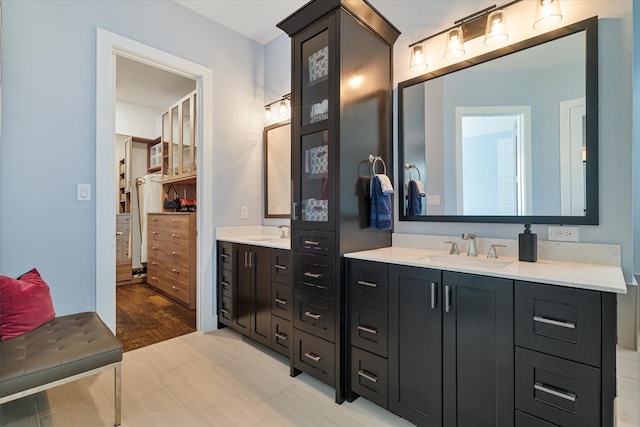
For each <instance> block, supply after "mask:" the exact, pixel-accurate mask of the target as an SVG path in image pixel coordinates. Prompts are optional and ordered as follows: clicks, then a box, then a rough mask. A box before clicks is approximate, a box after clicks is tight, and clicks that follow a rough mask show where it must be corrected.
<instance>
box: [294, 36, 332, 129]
mask: <svg viewBox="0 0 640 427" xmlns="http://www.w3.org/2000/svg"><path fill="white" fill-rule="evenodd" d="M301 61H302V64H300V65H301V67H300V68H301V70H302V104H301V125H302V126H306V125H309V124H311V123H318V122H321V121H323V120H327V118H328V117H329V30H324V31H322V32H320V33H318V34H317V35H315V36H313V37H311V38H310V39H308V40H306V41H304V42H303V43H302V58H301Z"/></svg>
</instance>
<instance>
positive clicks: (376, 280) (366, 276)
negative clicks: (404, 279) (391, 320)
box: [349, 259, 388, 311]
mask: <svg viewBox="0 0 640 427" xmlns="http://www.w3.org/2000/svg"><path fill="white" fill-rule="evenodd" d="M349 263H350V268H349V290H350V292H351V295H350V297H351V302H355V303H358V304H362V305H366V306H368V307H373V308H377V309H378V310H384V311H387V290H388V285H387V281H388V279H387V264H382V263H379V262H371V261H362V260H357V259H354V260H350V261H349Z"/></svg>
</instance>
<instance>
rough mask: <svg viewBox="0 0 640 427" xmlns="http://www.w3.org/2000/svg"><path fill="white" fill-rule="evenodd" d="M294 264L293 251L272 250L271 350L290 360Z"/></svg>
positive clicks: (291, 349)
mask: <svg viewBox="0 0 640 427" xmlns="http://www.w3.org/2000/svg"><path fill="white" fill-rule="evenodd" d="M292 264H293V260H292V258H291V251H288V250H284V249H272V250H271V348H272V349H274V350H276V351H277V352H279V353H281V354H282V355H284V356H286V357H288V358H291V352H292V351H293V325H292V324H291V320H292V318H293V288H292V286H291V279H292V277H293V265H292Z"/></svg>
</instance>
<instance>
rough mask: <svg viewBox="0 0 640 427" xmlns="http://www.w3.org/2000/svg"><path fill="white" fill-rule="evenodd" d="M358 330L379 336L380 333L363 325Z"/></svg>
mask: <svg viewBox="0 0 640 427" xmlns="http://www.w3.org/2000/svg"><path fill="white" fill-rule="evenodd" d="M358 330H359V331H364V332H368V333H370V334H377V333H378V330H377V329H372V328H367V327H366V326H362V325H358Z"/></svg>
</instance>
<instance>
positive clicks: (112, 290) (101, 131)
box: [95, 28, 218, 332]
mask: <svg viewBox="0 0 640 427" xmlns="http://www.w3.org/2000/svg"><path fill="white" fill-rule="evenodd" d="M116 55H119V56H124V57H126V58H129V59H133V60H135V61H138V62H142V63H145V64H147V65H150V66H153V67H156V68H161V69H164V70H166V71H169V72H171V73H174V74H179V75H182V76H185V77H188V78H192V79H194V80H195V81H196V90H197V94H198V101H197V102H198V105H197V111H199V112H200V114H199V117H200V120H199V121H198V122H197V131H196V132H197V142H196V145H197V147H199V150H198V151H199V153H200V155H199V156H198V157H197V159H196V163H197V176H198V185H197V189H196V194H197V199H198V215H197V221H196V225H197V230H198V233H197V238H196V252H197V270H196V329H197V330H198V331H203V332H206V331H210V330H214V329H216V327H217V324H218V320H217V310H215V309H214V304H215V299H214V297H215V295H213V289H215V287H214V283H213V277H214V274H213V273H214V271H215V256H214V253H213V251H214V248H215V244H214V243H215V242H214V234H215V233H214V214H215V213H214V210H213V200H214V197H215V192H216V189H215V187H214V186H213V167H212V166H213V120H212V117H213V114H212V113H213V71H212V70H211V69H210V68H207V67H205V66H202V65H200V64H196V63H194V62H191V61H189V60H186V59H184V58H180V57H178V56H175V55H172V54H170V53H167V52H164V51H161V50H159V49H156V48H153V47H150V46H147V45H145V44H142V43H140V42H137V41H135V40H131V39H128V38H126V37H123V36H120V35H118V34H115V33H112V32H109V31H107V30H104V29H102V28H97V32H96V147H95V148H96V181H95V204H96V222H95V224H96V229H95V238H96V254H95V255H96V265H95V267H96V269H95V271H96V277H95V281H96V282H95V286H96V288H95V295H96V302H95V305H96V312H97V313H98V315H99V316H100V317H101V319H102V320H103V321H104V322H105V324H106V325H107V326H108V327H109V328H110V329H111V330H112V331H114V332H115V325H116V287H115V283H116V275H115V265H116V263H115V256H116V255H115V246H116V239H115V220H114V218H115V215H116V211H117V210H116V205H115V203H114V200H116V192H117V190H118V189H117V185H116V184H117V180H116V176H115V161H116V159H115V149H114V144H115V134H116V130H115V77H116V73H115V70H116V68H115V66H116V62H115V57H116Z"/></svg>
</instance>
